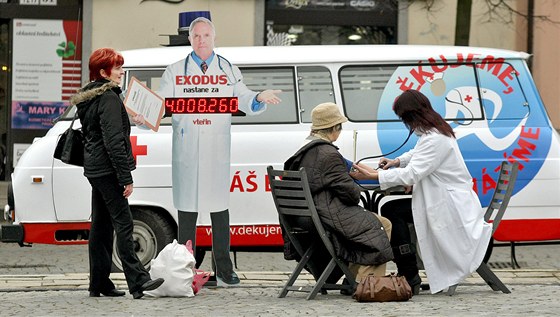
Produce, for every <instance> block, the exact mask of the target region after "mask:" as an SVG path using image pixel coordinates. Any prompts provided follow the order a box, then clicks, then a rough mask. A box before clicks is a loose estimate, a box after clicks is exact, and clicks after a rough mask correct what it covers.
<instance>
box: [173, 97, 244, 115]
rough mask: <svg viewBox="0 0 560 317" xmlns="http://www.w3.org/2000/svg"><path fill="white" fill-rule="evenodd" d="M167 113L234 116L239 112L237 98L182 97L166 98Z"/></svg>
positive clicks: (241, 113)
mask: <svg viewBox="0 0 560 317" xmlns="http://www.w3.org/2000/svg"><path fill="white" fill-rule="evenodd" d="M165 113H166V114H167V115H171V114H228V113H229V114H233V115H244V114H243V112H240V111H239V103H238V99H237V97H180V98H165Z"/></svg>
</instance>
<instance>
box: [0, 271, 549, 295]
mask: <svg viewBox="0 0 560 317" xmlns="http://www.w3.org/2000/svg"><path fill="white" fill-rule="evenodd" d="M493 271H494V273H496V275H497V276H498V277H499V278H500V280H502V282H504V284H506V285H558V286H560V269H538V270H535V269H517V270H505V269H500V270H498V269H494V270H493ZM237 274H238V275H239V278H240V279H241V286H240V287H242V288H263V287H267V288H268V287H275V288H281V287H282V286H283V285H284V283H285V282H286V281H287V280H288V277H289V274H290V272H274V271H268V272H237ZM421 277H422V281H423V282H428V279H427V278H426V275H425V274H422V275H421ZM111 279H112V280H113V282H114V283H115V285H116V286H117V288H119V289H127V286H126V281H125V279H124V275H123V274H122V273H113V274H111ZM311 283H313V278H312V276H311V275H310V274H308V273H302V274H301V275H300V278H299V279H298V281H297V284H301V285H309V284H311ZM461 285H465V286H472V285H481V286H484V285H486V283H485V282H484V280H483V279H482V278H480V277H479V276H478V274H476V273H475V274H473V275H472V276H471V277H469V278H467V279H466V280H465V281H464V282H463V284H461ZM461 285H460V286H459V288H458V291H460V289H461V288H462V286H461ZM87 287H88V274H86V273H65V274H37V275H33V274H25V275H0V292H18V291H49V290H84V291H85V290H87Z"/></svg>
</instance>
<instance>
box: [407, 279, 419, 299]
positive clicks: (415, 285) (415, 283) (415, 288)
mask: <svg viewBox="0 0 560 317" xmlns="http://www.w3.org/2000/svg"><path fill="white" fill-rule="evenodd" d="M406 281H407V282H408V285H410V288H411V289H412V295H418V294H420V285H422V279H421V278H420V275H418V274H416V275H414V277H413V278H411V279H406Z"/></svg>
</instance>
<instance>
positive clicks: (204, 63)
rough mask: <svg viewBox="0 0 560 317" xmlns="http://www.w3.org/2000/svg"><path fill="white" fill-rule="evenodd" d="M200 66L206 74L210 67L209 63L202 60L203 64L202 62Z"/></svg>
mask: <svg viewBox="0 0 560 317" xmlns="http://www.w3.org/2000/svg"><path fill="white" fill-rule="evenodd" d="M200 68H201V69H202V72H203V73H204V74H206V70H207V69H208V65H207V64H206V62H202V64H200Z"/></svg>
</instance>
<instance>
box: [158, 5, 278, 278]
mask: <svg viewBox="0 0 560 317" xmlns="http://www.w3.org/2000/svg"><path fill="white" fill-rule="evenodd" d="M208 17H209V13H208ZM215 36H216V35H215V29H214V25H213V23H212V22H211V21H210V20H209V19H207V18H205V17H197V18H196V19H194V20H193V21H192V22H191V24H190V28H189V40H190V42H191V45H192V47H193V52H191V53H190V54H189V55H188V56H187V57H186V58H185V59H183V60H180V61H178V62H176V63H174V64H171V65H169V66H168V67H167V69H166V70H165V72H164V74H163V76H162V80H161V84H160V90H159V95H160V96H162V97H164V98H170V97H232V96H233V97H238V104H239V110H241V111H243V112H244V113H245V114H246V115H257V114H259V113H261V112H263V111H265V110H266V104H278V103H279V102H280V98H278V97H277V96H276V95H277V94H279V93H280V92H281V91H280V90H265V91H262V92H260V93H257V92H254V91H251V90H249V89H248V88H247V87H246V86H245V84H244V83H243V76H242V74H241V72H240V71H239V69H238V68H237V67H236V66H234V65H232V64H231V63H230V62H229V61H228V60H227V59H225V58H224V57H222V56H219V55H217V54H215V53H214V40H215ZM203 63H205V64H206V65H204V64H203ZM205 68H207V69H206V71H204V70H203V69H205ZM196 77H198V78H196ZM193 83H198V84H193ZM205 88H208V89H205ZM172 122H173V123H172V126H173V143H172V144H173V153H172V175H173V176H172V177H173V203H174V205H175V208H177V209H178V210H179V240H180V242H181V243H183V242H185V241H187V240H192V241H193V245H194V242H195V238H196V220H197V217H198V213H201V214H208V213H209V214H210V219H211V222H212V254H213V261H214V262H213V264H214V265H215V272H216V278H217V282H218V285H220V283H225V284H230V285H231V284H238V283H239V279H238V277H237V275H236V274H235V272H234V271H233V265H232V263H231V259H230V256H229V244H230V242H229V234H230V233H229V210H228V208H229V194H230V192H229V187H230V186H229V185H230V145H231V132H230V127H231V114H173V115H172Z"/></svg>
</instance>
